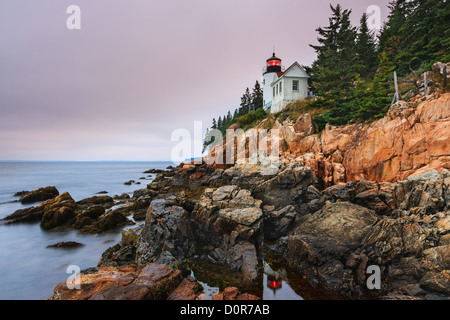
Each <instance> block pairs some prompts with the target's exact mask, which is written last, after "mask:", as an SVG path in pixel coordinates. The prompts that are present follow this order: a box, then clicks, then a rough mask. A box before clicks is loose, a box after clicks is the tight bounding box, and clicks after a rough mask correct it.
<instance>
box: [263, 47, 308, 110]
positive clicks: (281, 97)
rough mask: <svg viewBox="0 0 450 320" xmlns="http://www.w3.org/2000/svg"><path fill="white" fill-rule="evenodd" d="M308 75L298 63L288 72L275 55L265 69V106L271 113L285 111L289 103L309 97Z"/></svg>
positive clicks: (268, 61)
mask: <svg viewBox="0 0 450 320" xmlns="http://www.w3.org/2000/svg"><path fill="white" fill-rule="evenodd" d="M308 78H309V76H308V74H307V73H306V71H305V69H304V68H303V67H302V66H301V65H300V64H299V63H298V62H297V61H296V62H294V63H293V64H292V65H291V66H290V67H289V68H287V69H286V70H285V69H284V67H283V66H282V65H281V59H280V58H278V57H277V56H276V55H275V52H274V53H273V55H272V56H271V57H270V58H269V59H267V60H266V66H265V67H264V69H263V80H262V84H263V99H264V101H263V106H264V110H266V111H269V110H270V112H271V113H275V112H279V111H281V110H283V109H284V108H285V107H286V106H287V105H288V104H289V103H292V102H294V101H297V100H301V99H306V98H307V97H308Z"/></svg>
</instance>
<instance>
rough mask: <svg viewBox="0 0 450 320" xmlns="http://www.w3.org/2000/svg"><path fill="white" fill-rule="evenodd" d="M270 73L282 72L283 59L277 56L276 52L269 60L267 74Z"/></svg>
mask: <svg viewBox="0 0 450 320" xmlns="http://www.w3.org/2000/svg"><path fill="white" fill-rule="evenodd" d="M269 72H281V59H280V58H277V57H276V56H275V52H274V53H273V56H272V57H270V58H269V59H267V65H266V73H269Z"/></svg>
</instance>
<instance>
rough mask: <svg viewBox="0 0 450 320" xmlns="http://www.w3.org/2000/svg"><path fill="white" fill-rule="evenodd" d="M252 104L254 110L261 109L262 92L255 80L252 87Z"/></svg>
mask: <svg viewBox="0 0 450 320" xmlns="http://www.w3.org/2000/svg"><path fill="white" fill-rule="evenodd" d="M252 104H253V108H254V109H255V110H256V109H258V108H262V107H263V90H262V88H261V85H260V84H259V82H258V80H256V83H255V86H254V87H253V91H252Z"/></svg>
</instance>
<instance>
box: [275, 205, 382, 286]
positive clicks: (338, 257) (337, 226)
mask: <svg viewBox="0 0 450 320" xmlns="http://www.w3.org/2000/svg"><path fill="white" fill-rule="evenodd" d="M377 220H378V217H377V215H376V214H375V212H374V211H372V210H369V209H367V208H364V207H362V206H359V205H356V204H353V203H350V202H338V203H328V204H326V205H325V206H324V207H323V208H322V209H321V210H320V211H318V212H316V213H314V214H312V215H309V216H307V217H305V218H304V222H303V223H301V224H300V225H299V226H298V227H297V228H296V229H295V231H294V233H293V235H291V236H289V237H288V238H287V239H283V241H285V242H286V244H285V246H286V248H285V250H284V254H283V256H284V258H285V260H286V261H287V263H288V264H289V265H290V266H291V267H293V268H296V269H297V270H300V271H302V272H304V273H305V274H306V275H307V277H308V279H309V280H310V281H312V282H315V283H322V284H323V285H325V286H326V287H327V288H328V289H330V290H337V289H339V290H342V291H345V290H346V288H347V287H351V286H352V285H353V284H352V280H351V279H352V278H353V276H349V275H350V274H352V271H351V270H350V269H348V268H346V266H345V265H344V263H345V261H346V260H347V259H348V258H349V256H350V254H351V253H352V252H353V251H354V250H356V248H358V247H359V246H360V244H361V241H362V239H363V237H364V236H365V235H366V234H367V233H368V232H369V231H370V230H371V228H372V227H373V225H374V224H375V223H376V222H377ZM343 262H344V263H343ZM348 289H350V288H348Z"/></svg>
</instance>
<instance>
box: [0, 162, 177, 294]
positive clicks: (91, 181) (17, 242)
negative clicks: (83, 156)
mask: <svg viewBox="0 0 450 320" xmlns="http://www.w3.org/2000/svg"><path fill="white" fill-rule="evenodd" d="M169 165H173V163H172V162H0V219H2V218H4V217H6V216H7V215H9V214H11V213H13V212H15V211H16V210H18V209H21V208H25V207H29V206H33V205H34V206H35V205H36V204H31V205H28V206H24V205H22V204H21V203H20V202H14V201H15V200H18V199H19V198H17V197H14V196H13V195H14V193H16V192H18V191H23V190H27V191H31V190H35V189H38V188H40V187H46V186H55V187H56V188H57V189H58V190H59V192H60V193H63V192H69V193H70V195H71V196H72V198H73V199H74V200H75V201H79V200H82V199H85V198H88V197H91V196H94V195H95V194H96V193H98V192H101V191H107V192H108V194H107V195H110V196H114V195H116V194H117V195H120V194H122V193H128V194H130V195H131V194H132V193H133V191H135V190H138V189H142V188H146V185H147V184H148V183H150V182H151V180H152V178H153V177H154V176H155V175H152V177H148V176H149V174H144V173H143V172H144V171H146V170H148V169H165V168H166V167H167V166H169ZM141 177H145V178H146V180H140V178H141ZM129 180H135V181H136V182H138V181H139V182H141V185H136V184H132V185H129V186H128V185H124V183H125V182H127V181H129ZM120 239H121V233H120V230H115V231H112V232H106V233H103V234H99V235H90V234H81V233H79V232H78V231H76V230H59V231H44V230H42V229H41V228H40V226H39V222H36V223H20V224H11V225H0V299H2V300H5V299H8V300H36V299H45V298H47V297H50V296H51V294H52V292H53V289H54V287H55V286H56V284H58V283H59V282H62V281H66V280H67V279H68V277H69V276H71V275H72V274H73V273H72V272H70V270H68V267H69V266H72V265H75V266H78V267H79V268H80V269H81V270H83V269H86V268H90V267H95V266H96V265H97V263H98V261H99V260H100V258H101V255H102V253H103V252H104V251H105V250H106V249H107V248H109V247H111V246H113V245H114V244H116V243H118V242H120ZM61 241H76V242H80V243H83V244H84V245H85V246H83V247H80V248H76V249H54V248H46V247H47V246H48V245H52V244H55V243H58V242H61ZM68 271H69V273H68Z"/></svg>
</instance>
